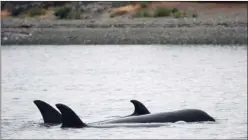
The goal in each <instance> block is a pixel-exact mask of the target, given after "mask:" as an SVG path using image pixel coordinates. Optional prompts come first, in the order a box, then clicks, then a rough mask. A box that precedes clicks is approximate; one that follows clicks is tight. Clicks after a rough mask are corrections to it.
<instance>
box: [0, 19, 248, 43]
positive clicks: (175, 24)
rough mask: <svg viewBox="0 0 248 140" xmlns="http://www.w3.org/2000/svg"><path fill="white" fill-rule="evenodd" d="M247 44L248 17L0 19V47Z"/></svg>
mask: <svg viewBox="0 0 248 140" xmlns="http://www.w3.org/2000/svg"><path fill="white" fill-rule="evenodd" d="M66 44H71V45H81V44H87V45H89V44H92V45H94V44H120V45H124V44H175V45H180V44H185V45H190V44H206V45H207V44H212V45H244V44H247V18H239V19H236V20H234V19H232V18H231V19H230V18H223V17H220V18H214V19H213V18H182V19H175V18H167V19H163V18H140V19H128V18H114V19H108V20H105V19H98V20H94V19H93V20H38V19H28V20H27V19H2V21H1V45H66Z"/></svg>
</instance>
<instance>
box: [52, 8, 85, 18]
mask: <svg viewBox="0 0 248 140" xmlns="http://www.w3.org/2000/svg"><path fill="white" fill-rule="evenodd" d="M54 15H55V16H56V17H57V18H59V19H80V16H81V12H80V11H76V10H73V8H72V6H71V5H65V6H62V7H59V8H56V9H55V12H54Z"/></svg>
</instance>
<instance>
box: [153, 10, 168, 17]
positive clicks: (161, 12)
mask: <svg viewBox="0 0 248 140" xmlns="http://www.w3.org/2000/svg"><path fill="white" fill-rule="evenodd" d="M171 12H172V10H171V9H170V8H157V9H156V10H155V14H154V16H155V17H168V16H170V14H171Z"/></svg>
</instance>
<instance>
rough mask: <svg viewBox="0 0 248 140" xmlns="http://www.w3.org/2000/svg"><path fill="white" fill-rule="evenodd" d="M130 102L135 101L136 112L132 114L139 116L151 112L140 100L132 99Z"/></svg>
mask: <svg viewBox="0 0 248 140" xmlns="http://www.w3.org/2000/svg"><path fill="white" fill-rule="evenodd" d="M130 102H131V103H133V105H134V112H133V114H131V115H130V116H139V115H145V114H150V112H149V111H148V109H147V108H146V107H145V105H144V104H142V103H141V102H139V101H137V100H131V101H130Z"/></svg>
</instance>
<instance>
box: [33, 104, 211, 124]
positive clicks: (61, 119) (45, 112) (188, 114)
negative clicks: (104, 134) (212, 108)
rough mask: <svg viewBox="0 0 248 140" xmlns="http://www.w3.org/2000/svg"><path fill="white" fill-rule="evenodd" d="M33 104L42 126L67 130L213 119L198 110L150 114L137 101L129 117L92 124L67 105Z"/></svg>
mask: <svg viewBox="0 0 248 140" xmlns="http://www.w3.org/2000/svg"><path fill="white" fill-rule="evenodd" d="M33 102H34V104H35V105H36V106H37V107H38V109H39V111H40V113H41V115H42V118H43V121H44V124H48V125H59V124H62V125H61V127H64V128H65V127H67V128H83V127H91V126H93V125H103V124H130V123H138V124H147V123H148V124H152V123H168V122H170V123H174V122H178V121H184V122H204V121H212V122H215V119H214V118H213V117H211V116H210V115H209V114H207V113H206V112H204V111H202V110H199V109H183V110H176V111H170V112H160V113H150V111H149V110H148V109H147V108H146V107H145V105H144V104H143V103H141V102H139V101H138V100H131V101H130V102H131V103H132V104H133V105H134V112H133V113H132V114H130V115H127V116H123V117H118V118H116V119H111V120H103V121H99V122H93V123H87V124H86V123H84V122H83V121H82V120H81V119H80V118H79V117H78V115H77V114H76V113H75V112H74V111H73V110H72V109H71V108H70V107H68V106H67V105H65V104H61V103H58V104H56V105H55V106H56V107H57V108H58V110H59V111H60V112H59V111H57V110H56V109H55V108H53V107H52V106H51V105H49V104H48V103H46V102H44V101H41V100H34V101H33Z"/></svg>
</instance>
